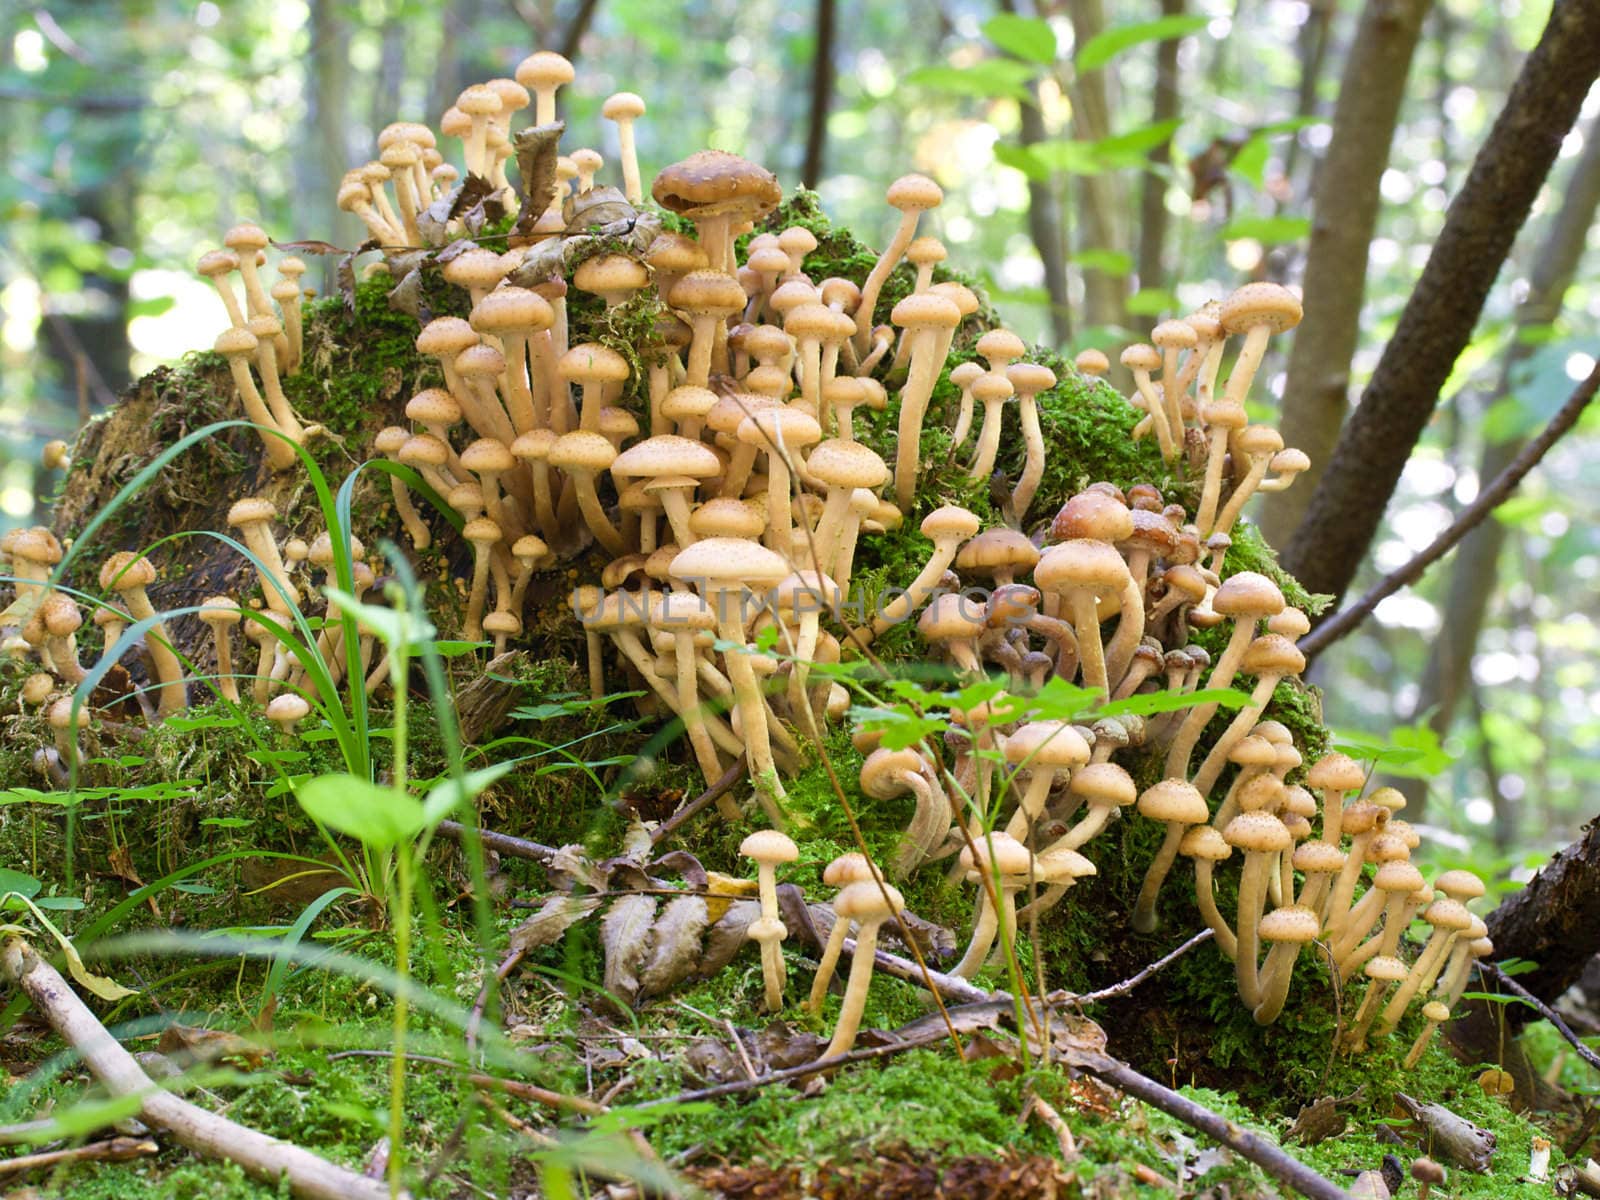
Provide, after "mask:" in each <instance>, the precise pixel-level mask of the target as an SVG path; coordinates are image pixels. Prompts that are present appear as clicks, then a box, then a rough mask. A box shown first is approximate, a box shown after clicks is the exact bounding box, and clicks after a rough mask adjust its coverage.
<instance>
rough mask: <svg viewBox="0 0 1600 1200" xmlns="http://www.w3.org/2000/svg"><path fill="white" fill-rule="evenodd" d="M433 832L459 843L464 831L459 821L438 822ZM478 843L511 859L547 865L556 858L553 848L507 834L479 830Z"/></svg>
mask: <svg viewBox="0 0 1600 1200" xmlns="http://www.w3.org/2000/svg"><path fill="white" fill-rule="evenodd" d="M434 832H435V833H437V834H438V835H439V836H440V837H442V838H445V839H446V840H448V841H452V842H459V841H460V840H461V837H462V834H463V833H465V832H466V831H465V830H464V829H463V828H462V827H461V823H460V822H459V821H440V822H439V824H438V826H437V827H436V828H435V830H434ZM478 841H479V842H481V843H482V844H483V848H484V849H485V850H493V851H495V852H496V853H497V854H505V855H508V856H510V857H511V858H525V859H528V860H529V861H530V862H542V863H547V862H549V861H550V860H551V859H552V858H554V857H555V856H556V848H555V847H554V846H546V845H543V844H541V843H539V842H530V841H528V839H527V838H519V837H512V836H511V835H510V834H509V833H493V832H491V831H490V830H487V829H483V828H479V830H478Z"/></svg>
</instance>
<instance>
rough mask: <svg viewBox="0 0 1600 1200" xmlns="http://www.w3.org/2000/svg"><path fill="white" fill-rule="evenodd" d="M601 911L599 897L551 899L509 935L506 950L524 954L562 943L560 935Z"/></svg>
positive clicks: (552, 897) (559, 897) (553, 897)
mask: <svg viewBox="0 0 1600 1200" xmlns="http://www.w3.org/2000/svg"><path fill="white" fill-rule="evenodd" d="M599 907H600V897H599V896H551V897H550V898H549V899H548V900H546V901H545V902H544V904H543V905H542V906H541V907H540V908H539V909H538V911H536V912H535V913H533V915H532V916H530V917H528V918H527V919H526V920H524V921H523V922H522V924H520V925H518V926H517V927H516V928H515V929H513V930H512V931H511V938H510V941H509V943H508V946H507V948H508V949H509V950H510V951H511V952H512V953H517V952H521V953H523V954H526V953H527V952H528V951H530V950H537V949H538V948H539V947H540V946H549V945H551V944H553V943H555V942H557V941H560V940H561V935H562V934H564V933H565V932H566V931H567V930H568V929H569V928H571V927H572V926H573V925H575V924H576V923H577V922H579V921H581V920H583V918H584V917H587V916H588V915H589V914H590V913H592V912H594V911H595V910H596V909H597V908H599Z"/></svg>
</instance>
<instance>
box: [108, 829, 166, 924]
mask: <svg viewBox="0 0 1600 1200" xmlns="http://www.w3.org/2000/svg"><path fill="white" fill-rule="evenodd" d="M106 865H107V866H109V867H110V868H111V874H112V875H114V876H115V877H116V878H118V879H120V880H122V882H123V883H126V884H127V885H128V886H129V887H132V888H135V889H138V888H142V887H143V886H144V880H142V879H140V878H139V872H138V871H136V870H134V869H133V854H132V853H131V852H130V851H129V850H128V847H127V846H125V845H124V846H113V847H112V848H111V851H110V853H108V854H107V855H106ZM144 902H145V904H146V905H147V906H148V907H149V909H150V912H151V913H152V914H153V915H155V916H157V917H159V916H160V915H161V906H160V905H159V904H157V903H156V898H155V897H154V896H146V897H145V898H144Z"/></svg>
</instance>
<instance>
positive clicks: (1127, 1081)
mask: <svg viewBox="0 0 1600 1200" xmlns="http://www.w3.org/2000/svg"><path fill="white" fill-rule="evenodd" d="M1067 1061H1068V1062H1069V1063H1071V1065H1073V1066H1075V1067H1077V1068H1079V1069H1080V1070H1083V1071H1086V1072H1088V1073H1089V1074H1090V1075H1093V1076H1094V1077H1095V1078H1096V1079H1099V1080H1100V1081H1101V1082H1102V1083H1109V1084H1110V1085H1111V1086H1112V1087H1114V1088H1116V1089H1117V1090H1118V1091H1120V1092H1124V1093H1126V1094H1127V1095H1129V1096H1132V1097H1133V1098H1134V1099H1136V1100H1142V1101H1144V1102H1145V1103H1146V1104H1148V1105H1150V1106H1151V1107H1152V1108H1159V1109H1160V1110H1161V1111H1162V1112H1164V1113H1166V1114H1167V1115H1168V1116H1171V1117H1176V1118H1177V1119H1178V1120H1180V1121H1182V1122H1183V1123H1184V1124H1185V1125H1188V1126H1189V1127H1190V1128H1192V1129H1198V1130H1199V1131H1200V1132H1201V1133H1203V1134H1205V1135H1206V1136H1208V1137H1210V1138H1212V1139H1214V1140H1215V1141H1218V1142H1220V1143H1222V1144H1223V1145H1224V1146H1226V1147H1228V1149H1230V1150H1232V1151H1233V1152H1234V1153H1235V1154H1238V1155H1239V1156H1240V1157H1242V1158H1248V1159H1249V1160H1250V1161H1251V1162H1253V1163H1255V1164H1256V1166H1258V1167H1260V1168H1261V1169H1262V1170H1263V1171H1265V1172H1266V1173H1267V1174H1269V1175H1271V1176H1273V1177H1274V1178H1275V1179H1279V1180H1282V1181H1283V1182H1284V1183H1285V1184H1287V1185H1288V1186H1289V1187H1292V1188H1293V1189H1294V1190H1295V1191H1297V1192H1299V1193H1300V1194H1301V1195H1302V1196H1307V1197H1310V1198H1311V1200H1350V1194H1349V1193H1348V1192H1346V1191H1345V1190H1344V1189H1343V1188H1341V1187H1339V1186H1338V1185H1337V1184H1335V1183H1333V1182H1331V1181H1330V1180H1327V1179H1324V1178H1323V1177H1322V1176H1321V1175H1318V1174H1317V1173H1316V1172H1315V1171H1313V1170H1312V1169H1311V1168H1310V1167H1308V1166H1306V1165H1305V1164H1304V1163H1302V1162H1300V1161H1299V1160H1298V1159H1296V1158H1294V1157H1292V1156H1291V1155H1289V1154H1286V1153H1285V1152H1284V1151H1283V1150H1281V1149H1279V1148H1278V1147H1277V1146H1276V1145H1275V1144H1273V1143H1272V1142H1270V1141H1268V1140H1267V1139H1266V1138H1264V1137H1262V1136H1261V1135H1260V1134H1257V1133H1253V1132H1251V1131H1250V1130H1248V1129H1243V1128H1241V1127H1240V1126H1238V1125H1235V1124H1234V1123H1233V1122H1232V1121H1229V1120H1228V1119H1226V1118H1225V1117H1222V1116H1220V1115H1219V1114H1217V1113H1214V1112H1212V1111H1211V1110H1210V1109H1209V1108H1206V1107H1205V1106H1204V1105H1202V1104H1196V1103H1195V1102H1194V1101H1193V1100H1191V1099H1189V1098H1188V1097H1187V1096H1181V1095H1179V1094H1178V1093H1177V1092H1175V1091H1173V1090H1172V1089H1171V1088H1169V1087H1165V1086H1163V1085H1162V1084H1159V1083H1157V1082H1156V1081H1155V1080H1154V1079H1151V1078H1149V1077H1148V1076H1146V1075H1141V1074H1140V1073H1139V1072H1138V1071H1135V1070H1134V1069H1133V1068H1132V1067H1130V1066H1129V1065H1128V1064H1127V1063H1125V1062H1121V1061H1119V1060H1117V1059H1115V1058H1112V1057H1111V1056H1110V1055H1109V1054H1100V1053H1098V1052H1095V1051H1083V1050H1079V1051H1073V1052H1070V1053H1069V1054H1068V1055H1067Z"/></svg>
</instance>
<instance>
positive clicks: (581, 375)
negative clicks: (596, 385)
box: [556, 342, 629, 383]
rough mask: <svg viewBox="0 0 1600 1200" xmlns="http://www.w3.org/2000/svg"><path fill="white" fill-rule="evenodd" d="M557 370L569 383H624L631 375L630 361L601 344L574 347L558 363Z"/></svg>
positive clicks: (583, 343) (585, 343) (590, 343)
mask: <svg viewBox="0 0 1600 1200" xmlns="http://www.w3.org/2000/svg"><path fill="white" fill-rule="evenodd" d="M556 370H557V371H558V372H559V373H560V375H561V378H563V379H565V380H567V381H568V382H569V383H579V382H600V383H624V382H626V381H627V379H628V373H629V372H628V360H627V359H625V358H623V357H622V355H620V354H618V353H617V352H616V351H615V350H613V349H611V347H609V346H602V345H601V344H600V343H599V342H582V343H580V344H579V345H576V346H574V347H573V348H572V349H570V350H568V351H567V352H566V353H565V354H563V355H562V356H561V358H560V359H559V360H558V361H557V363H556Z"/></svg>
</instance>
